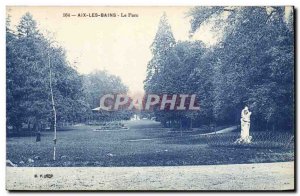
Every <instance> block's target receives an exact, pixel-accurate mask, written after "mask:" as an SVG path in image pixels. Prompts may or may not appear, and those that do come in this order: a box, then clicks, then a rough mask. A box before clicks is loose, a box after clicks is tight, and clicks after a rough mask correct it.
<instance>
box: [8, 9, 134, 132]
mask: <svg viewBox="0 0 300 196" xmlns="http://www.w3.org/2000/svg"><path fill="white" fill-rule="evenodd" d="M50 70H51V71H52V86H53V94H54V101H55V107H56V111H57V120H58V124H61V123H63V122H87V121H91V120H107V119H110V118H108V116H109V117H112V116H114V114H113V113H109V114H108V113H101V112H98V113H97V112H95V113H93V112H92V109H93V108H95V107H99V100H100V95H101V94H103V93H105V91H107V90H108V89H109V90H110V92H114V93H119V92H120V93H127V90H128V89H127V87H126V86H125V85H124V84H122V81H121V80H120V78H119V77H116V76H113V75H110V74H108V73H106V72H104V71H98V72H95V73H92V74H89V75H80V74H79V73H78V72H77V71H76V69H75V68H74V67H72V66H71V64H70V63H69V62H68V61H67V60H66V54H65V51H64V49H63V48H61V47H59V46H57V44H55V42H54V40H51V39H49V38H46V37H45V36H43V34H42V33H41V32H40V31H39V30H38V28H37V24H36V21H35V20H33V18H32V16H31V15H30V13H26V14H25V15H24V16H23V17H22V18H21V19H20V22H19V24H18V25H17V28H16V30H12V28H11V26H10V17H8V18H7V23H6V88H7V89H6V93H7V110H6V111H7V127H8V129H7V130H8V131H15V132H18V131H21V130H24V127H27V129H29V130H32V131H40V130H43V129H45V128H46V127H49V126H50V127H51V126H52V127H53V113H52V112H53V111H52V105H51V97H50V84H49V82H50ZM118 118H124V116H122V115H119V116H118ZM126 118H129V117H128V116H126Z"/></svg>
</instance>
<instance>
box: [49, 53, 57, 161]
mask: <svg viewBox="0 0 300 196" xmlns="http://www.w3.org/2000/svg"><path fill="white" fill-rule="evenodd" d="M48 63H49V76H50V82H49V83H50V93H51V102H52V111H53V118H54V124H53V129H54V138H53V142H54V145H53V160H54V161H55V160H56V139H57V138H56V109H55V102H54V96H53V88H52V68H51V62H50V54H49V51H48Z"/></svg>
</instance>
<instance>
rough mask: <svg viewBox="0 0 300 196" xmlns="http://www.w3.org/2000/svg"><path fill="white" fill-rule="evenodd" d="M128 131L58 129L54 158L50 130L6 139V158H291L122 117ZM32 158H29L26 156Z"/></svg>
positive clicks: (159, 161)
mask: <svg viewBox="0 0 300 196" xmlns="http://www.w3.org/2000/svg"><path fill="white" fill-rule="evenodd" d="M126 125H127V126H128V127H129V129H128V130H111V131H94V130H95V129H96V128H97V127H96V126H86V125H83V126H74V127H70V128H68V129H65V130H63V131H58V134H57V138H58V141H57V160H56V161H53V160H52V156H53V141H52V139H53V133H52V132H43V133H42V141H41V142H38V143H37V142H35V139H36V138H35V137H14V138H8V139H7V159H9V160H10V161H12V162H13V163H15V164H17V165H18V166H36V167H48V166H66V167H72V166H91V167H93V166H107V167H114V166H175V165H176V166H178V165H211V164H214V165H215V164H239V163H261V162H282V161H292V160H294V152H293V150H291V149H280V148H272V149H268V148H233V147H230V146H228V147H224V146H223V147H218V146H210V145H208V144H207V143H205V141H202V140H200V139H197V138H194V137H190V136H191V134H193V133H184V134H183V136H181V135H180V133H173V132H171V131H170V129H166V128H162V127H160V126H159V124H157V123H154V122H151V121H149V120H141V121H136V122H127V124H126ZM29 159H32V160H34V162H32V161H29Z"/></svg>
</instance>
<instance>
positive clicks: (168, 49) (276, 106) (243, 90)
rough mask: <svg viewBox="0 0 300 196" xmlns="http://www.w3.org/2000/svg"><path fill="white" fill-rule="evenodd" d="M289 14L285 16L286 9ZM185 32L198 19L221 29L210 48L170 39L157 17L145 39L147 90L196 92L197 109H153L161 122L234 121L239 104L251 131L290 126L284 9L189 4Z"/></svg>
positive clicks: (289, 50)
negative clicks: (148, 49) (149, 56)
mask: <svg viewBox="0 0 300 196" xmlns="http://www.w3.org/2000/svg"><path fill="white" fill-rule="evenodd" d="M288 13H289V14H288ZM188 16H189V17H191V30H190V33H191V37H192V36H193V34H194V33H195V32H196V31H197V30H198V29H199V28H201V27H202V26H203V25H207V24H210V25H211V26H212V29H213V31H218V32H221V33H222V37H221V39H220V40H218V43H217V44H216V45H214V46H210V47H206V46H205V45H204V44H203V43H202V42H200V41H184V42H181V41H179V42H176V41H175V39H174V37H173V33H172V30H171V27H170V25H169V23H168V20H167V17H166V15H165V14H164V15H163V16H162V17H161V20H160V23H159V26H158V31H157V34H156V36H155V39H154V41H153V44H152V45H151V51H152V54H153V58H152V59H151V61H150V62H149V63H148V68H147V78H146V80H145V81H144V88H145V91H146V93H149V94H151V93H156V94H162V93H168V94H180V93H182V94H197V98H198V100H199V102H200V111H198V112H188V111H180V112H179V111H177V112H175V111H174V112H170V111H159V110H156V111H154V115H155V117H156V119H157V120H158V121H160V122H162V123H163V124H165V125H166V126H177V127H178V126H185V127H192V126H199V125H203V124H205V125H211V124H217V125H224V124H239V123H240V113H241V110H242V109H243V107H244V106H245V105H247V106H248V107H249V108H250V110H251V111H252V114H253V115H252V117H251V120H252V121H251V126H252V128H251V129H252V130H257V131H263V130H279V131H280V130H281V131H289V130H293V128H294V127H293V126H294V29H293V12H287V9H285V8H284V7H267V8H266V7H195V8H193V9H191V10H190V12H189V13H188Z"/></svg>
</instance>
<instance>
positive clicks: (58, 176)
mask: <svg viewBox="0 0 300 196" xmlns="http://www.w3.org/2000/svg"><path fill="white" fill-rule="evenodd" d="M6 178H7V181H6V188H7V189H8V190H291V189H294V162H282V163H259V164H237V165H203V166H176V167H169V166H168V167H126V168H125V167H113V168H112V167H90V168H86V167H73V168H71V167H68V168H54V167H52V168H50V167H49V168H29V167H27V168H25V167H7V171H6Z"/></svg>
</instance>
